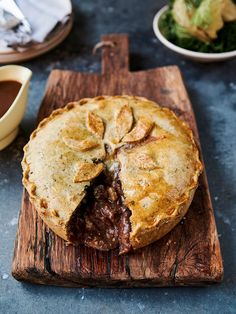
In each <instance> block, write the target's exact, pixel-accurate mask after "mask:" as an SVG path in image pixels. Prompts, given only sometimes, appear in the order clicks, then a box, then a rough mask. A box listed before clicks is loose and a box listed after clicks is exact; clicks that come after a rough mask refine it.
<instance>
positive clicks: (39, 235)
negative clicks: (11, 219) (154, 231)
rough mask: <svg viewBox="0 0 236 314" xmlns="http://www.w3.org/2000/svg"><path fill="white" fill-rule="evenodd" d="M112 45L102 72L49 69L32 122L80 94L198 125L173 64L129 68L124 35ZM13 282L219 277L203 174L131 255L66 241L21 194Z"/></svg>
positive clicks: (168, 281)
mask: <svg viewBox="0 0 236 314" xmlns="http://www.w3.org/2000/svg"><path fill="white" fill-rule="evenodd" d="M102 39H103V40H104V41H111V42H113V43H114V47H111V46H106V47H105V48H104V49H103V51H102V74H87V73H77V72H71V71H60V70H54V71H53V72H52V73H51V74H50V77H49V79H48V83H47V88H46V93H45V96H44V100H43V103H42V105H41V108H40V111H39V117H38V120H39V121H40V120H41V119H43V118H44V117H46V116H48V115H49V114H50V113H51V112H52V111H53V110H54V109H56V108H59V107H63V106H64V105H65V104H66V103H68V102H70V101H73V100H78V99H81V98H83V97H94V96H97V95H104V94H105V95H119V94H128V95H138V96H144V97H147V98H149V99H151V100H154V101H156V102H157V103H159V104H161V105H163V106H167V107H169V108H171V109H172V110H174V111H175V112H176V114H177V115H178V116H179V117H180V118H181V119H183V120H184V121H185V122H186V123H187V124H188V125H189V126H190V127H191V128H192V129H193V131H194V134H195V137H196V140H197V142H198V132H197V126H196V122H195V118H194V113H193V109H192V107H191V103H190V101H189V98H188V95H187V92H186V89H185V87H184V83H183V80H182V77H181V73H180V71H179V69H178V67H176V66H168V67H162V68H156V69H151V70H147V71H139V72H129V50H128V37H127V35H107V36H104V37H103V38H102ZM12 274H13V276H14V277H15V278H16V279H17V280H24V281H30V282H34V283H39V284H52V285H60V286H99V287H151V286H152V287H154V286H174V285H203V284H209V283H214V282H219V281H221V280H222V277H223V265H222V258H221V253H220V246H219V240H218V236H217V230H216V225H215V219H214V214H213V209H212V204H211V199H210V194H209V189H208V184H207V179H206V174H205V172H204V173H203V174H202V176H201V178H200V182H199V188H198V190H197V192H196V194H195V197H194V200H193V202H192V205H191V207H190V209H189V211H188V214H187V215H186V217H185V218H184V219H183V220H182V221H181V223H179V224H178V226H177V227H175V228H174V229H173V230H172V231H171V232H170V233H169V234H168V235H166V236H165V237H164V238H162V239H161V240H159V241H157V242H155V243H153V244H152V245H149V246H147V247H145V248H143V249H140V250H138V251H136V252H134V253H131V254H128V255H123V256H118V251H117V250H113V251H110V252H99V251H97V250H95V249H92V248H88V247H84V246H80V247H75V246H67V245H66V243H65V241H64V240H62V239H61V238H59V237H57V236H56V235H55V234H54V233H53V232H51V231H50V230H49V229H48V228H47V227H46V226H45V224H44V223H43V222H42V220H41V219H40V218H39V216H38V215H37V213H36V210H35V209H34V208H33V206H32V205H31V204H30V202H29V197H28V194H27V192H26V191H25V190H24V192H23V200H22V206H21V211H20V216H19V225H18V233H17V238H16V243H15V251H14V258H13V265H12Z"/></svg>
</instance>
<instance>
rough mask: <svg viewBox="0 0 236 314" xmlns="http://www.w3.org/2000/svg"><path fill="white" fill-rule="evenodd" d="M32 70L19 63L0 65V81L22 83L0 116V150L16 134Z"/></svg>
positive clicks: (23, 110)
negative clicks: (10, 103) (8, 106)
mask: <svg viewBox="0 0 236 314" xmlns="http://www.w3.org/2000/svg"><path fill="white" fill-rule="evenodd" d="M31 75H32V72H31V71H30V70H29V69H27V68H25V67H22V66H19V65H6V66H2V67H0V81H9V80H10V81H11V80H12V81H18V82H20V83H21V84H22V86H21V88H20V90H19V93H18V95H17V96H16V98H15V100H14V101H13V103H12V105H11V106H10V108H9V109H8V110H7V112H6V113H5V114H4V115H3V116H2V117H1V118H0V151H1V150H2V149H4V148H5V147H7V146H8V145H9V144H10V143H11V142H12V141H13V140H14V139H15V137H16V136H17V133H18V129H19V124H20V122H21V120H22V118H23V116H24V112H25V109H26V104H27V98H28V90H29V81H30V78H31Z"/></svg>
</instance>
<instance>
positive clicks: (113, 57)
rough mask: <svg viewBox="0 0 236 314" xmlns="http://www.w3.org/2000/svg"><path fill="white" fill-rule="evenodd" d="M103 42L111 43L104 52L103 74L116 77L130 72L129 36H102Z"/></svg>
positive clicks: (105, 47)
mask: <svg viewBox="0 0 236 314" xmlns="http://www.w3.org/2000/svg"><path fill="white" fill-rule="evenodd" d="M102 42H107V43H109V42H110V45H105V46H104V49H103V50H102V74H105V75H111V74H113V75H115V74H116V73H117V72H119V73H120V72H128V71H129V40H128V35H127V34H109V35H104V36H102Z"/></svg>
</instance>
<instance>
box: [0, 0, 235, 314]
mask: <svg viewBox="0 0 236 314" xmlns="http://www.w3.org/2000/svg"><path fill="white" fill-rule="evenodd" d="M73 4H74V10H75V24H74V28H73V31H72V33H71V34H70V35H69V37H68V38H67V39H66V40H65V42H64V43H62V44H61V45H60V46H59V47H57V48H56V49H55V50H53V51H51V52H49V53H48V54H46V55H44V56H41V57H39V58H38V59H35V60H32V61H29V62H26V63H24V65H25V66H27V67H29V68H30V69H32V71H33V79H32V82H31V85H30V95H29V96H30V97H29V104H28V109H27V112H26V115H25V118H24V120H23V122H22V125H21V134H20V136H19V137H18V138H17V140H16V141H15V142H14V143H13V144H12V145H11V146H9V147H8V148H7V149H5V150H4V151H2V152H0V313H42V314H44V313H57V314H60V313H68V314H69V313H104V314H106V313H129V314H136V313H236V195H235V194H236V60H232V61H228V62H225V63H214V64H199V63H193V62H191V61H187V60H184V59H183V58H181V57H179V56H177V55H175V54H173V53H172V52H170V51H169V50H167V49H166V48H164V47H163V46H162V45H161V44H160V42H158V40H157V39H156V37H155V36H154V33H153V31H152V19H153V16H154V14H155V12H156V11H157V10H159V9H160V8H161V7H162V6H163V5H164V4H165V1H158V0H145V1H141V0H96V1H94V0H81V1H74V2H73ZM111 32H127V33H129V35H130V49H131V69H132V70H133V71H134V70H141V69H142V70H143V69H149V68H153V67H158V66H163V65H170V64H177V65H178V66H179V67H180V68H181V70H182V73H183V76H184V79H185V82H186V86H187V89H188V92H189V94H190V98H191V101H192V103H193V107H194V111H195V113H196V118H197V123H198V128H199V132H200V138H201V143H202V149H203V154H204V159H205V162H206V169H207V174H208V180H209V184H210V190H211V195H212V200H213V205H214V210H215V217H216V222H217V226H218V233H219V237H220V242H221V248H222V254H223V259H224V267H225V278H224V281H223V283H222V284H219V285H215V286H210V287H205V288H191V287H188V288H157V289H130V290H122V289H113V290H109V289H69V288H57V287H46V286H37V285H31V284H26V283H24V284H22V283H19V282H17V281H16V280H14V279H13V278H12V277H11V261H12V254H13V246H14V240H15V234H16V228H17V219H18V213H19V208H20V202H21V192H22V185H21V167H20V160H21V158H22V146H23V145H24V143H25V142H26V140H27V138H28V136H29V134H30V132H31V131H32V130H33V128H34V123H35V119H36V115H37V111H38V108H39V105H40V102H41V100H42V97H43V93H44V88H45V83H46V80H47V77H48V75H49V73H50V71H51V70H52V69H54V68H60V69H71V70H78V71H85V72H97V71H99V70H100V60H99V58H100V57H99V55H98V56H92V54H91V51H92V48H93V46H94V44H95V43H96V42H98V41H99V37H100V35H102V34H104V33H111Z"/></svg>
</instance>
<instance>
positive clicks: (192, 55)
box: [153, 5, 236, 62]
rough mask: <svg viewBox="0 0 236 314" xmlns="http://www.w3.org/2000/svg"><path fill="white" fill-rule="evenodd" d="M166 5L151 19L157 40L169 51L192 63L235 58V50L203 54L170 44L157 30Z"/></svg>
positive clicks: (166, 7)
mask: <svg viewBox="0 0 236 314" xmlns="http://www.w3.org/2000/svg"><path fill="white" fill-rule="evenodd" d="M167 9H168V5H166V6H164V7H163V8H162V9H161V10H160V11H158V12H157V13H156V15H155V17H154V19H153V30H154V33H155V35H156V36H157V38H158V39H159V40H160V42H161V43H162V44H163V45H164V46H166V47H167V48H169V49H171V50H172V51H174V52H176V53H178V54H180V55H182V56H184V57H186V58H189V59H192V60H194V61H200V62H216V61H224V60H227V59H231V58H234V57H236V50H234V51H230V52H221V53H206V52H205V53H204V52H196V51H192V50H187V49H184V48H181V47H178V46H176V45H174V44H172V43H171V42H170V41H169V40H167V39H166V38H165V37H164V36H163V35H162V33H161V31H160V29H159V21H160V18H161V16H162V15H163V14H164V13H165V12H166V11H167Z"/></svg>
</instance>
